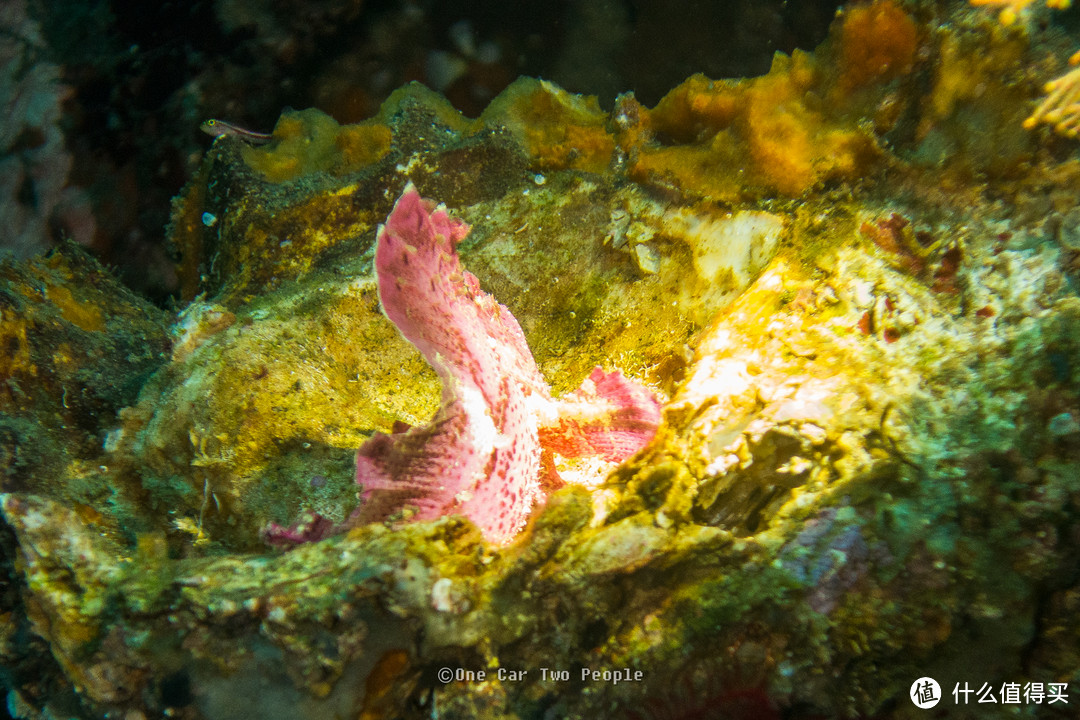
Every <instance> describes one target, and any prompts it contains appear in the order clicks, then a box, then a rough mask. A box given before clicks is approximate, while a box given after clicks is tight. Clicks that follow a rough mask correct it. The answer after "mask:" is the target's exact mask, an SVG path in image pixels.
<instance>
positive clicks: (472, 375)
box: [267, 185, 660, 544]
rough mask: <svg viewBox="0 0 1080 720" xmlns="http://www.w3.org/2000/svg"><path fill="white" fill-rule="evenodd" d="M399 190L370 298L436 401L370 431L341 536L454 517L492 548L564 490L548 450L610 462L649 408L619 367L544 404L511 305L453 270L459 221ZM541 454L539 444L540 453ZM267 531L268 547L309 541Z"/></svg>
mask: <svg viewBox="0 0 1080 720" xmlns="http://www.w3.org/2000/svg"><path fill="white" fill-rule="evenodd" d="M431 206H432V204H431V203H429V202H427V201H425V200H423V199H422V198H421V197H420V193H419V192H417V191H416V188H415V187H413V186H412V185H409V186H408V187H406V188H405V192H404V193H403V194H402V195H401V197H400V198H399V199H398V201H397V203H396V204H395V205H394V209H393V211H392V212H391V213H390V217H388V218H387V220H386V225H385V226H383V227H382V228H381V229H380V231H379V237H378V244H377V247H376V250H375V268H376V274H377V276H378V286H379V301H380V302H381V303H382V308H383V311H384V312H385V313H386V315H387V317H389V318H390V320H391V321H393V323H394V325H396V326H397V328H398V330H400V331H401V333H402V335H404V336H405V338H406V339H407V340H408V341H409V342H411V343H412V344H413V345H414V346H416V348H417V349H418V350H420V352H421V354H423V356H424V358H425V359H426V360H427V361H428V362H429V363H430V364H431V365H432V367H434V368H435V372H436V373H437V374H438V376H439V379H440V380H441V381H442V406H441V407H440V408H439V411H438V412H437V413H436V414H435V416H434V417H433V418H432V419H431V421H430V422H429V423H428V424H427V425H425V426H423V427H415V428H408V429H406V430H401V431H399V432H395V433H394V434H393V435H384V434H382V433H377V434H376V435H375V436H374V437H372V438H371V439H370V440H368V441H367V442H365V443H364V445H363V446H362V447H361V448H360V450H359V451H358V452H357V455H356V482H357V484H359V485H360V487H361V488H362V492H361V496H360V499H361V505H360V507H359V508H358V509H357V510H356V512H354V513H353V515H352V516H351V517H350V518H349V520H348V521H347V522H346V523H345V525H344V526H343V527H342V528H339V529H345V528H347V527H349V526H356V525H360V524H364V523H369V522H375V521H378V520H385V519H388V518H391V517H393V516H395V515H396V516H398V517H400V515H401V513H402V512H405V511H407V510H410V509H411V514H410V517H411V518H412V519H415V520H433V519H436V518H439V517H444V516H447V515H455V514H460V515H464V516H465V517H467V518H469V519H470V520H472V521H473V522H474V523H476V525H477V527H479V528H480V530H481V531H482V532H483V534H484V536H485V537H486V538H487V539H488V540H489V541H491V542H494V543H500V544H502V543H506V542H509V541H510V540H512V539H513V538H514V536H515V535H516V534H517V533H518V532H519V531H520V530H521V528H522V527H523V526H524V525H525V521H526V520H527V519H528V517H529V513H530V511H531V510H532V508H533V505H534V504H535V503H536V501H537V500H538V499H539V498H540V497H542V490H541V483H540V473H541V462H542V461H543V462H544V465H545V468H544V472H545V481H546V482H545V484H546V485H547V488H548V489H554V488H556V487H558V486H559V485H561V484H562V481H561V479H560V478H559V476H558V473H557V471H556V470H555V468H554V467H553V457H552V454H553V453H555V452H557V453H559V454H560V455H563V456H567V457H581V456H597V457H601V458H602V459H604V460H605V461H608V462H620V461H622V460H624V459H625V458H627V457H628V456H629V455H631V454H633V453H634V452H635V451H637V450H639V449H640V448H641V447H642V446H644V445H645V443H646V442H648V441H649V439H650V438H652V435H653V433H654V432H655V431H656V426H657V423H658V422H659V420H660V404H659V402H658V401H657V400H656V398H655V396H654V395H653V394H652V393H651V392H650V391H649V390H647V389H645V388H644V387H641V386H640V385H637V384H636V383H634V382H632V381H630V380H627V379H626V378H624V377H623V376H622V374H621V373H619V372H618V371H615V372H612V373H604V372H603V371H602V370H601V369H600V368H596V369H595V370H594V371H593V373H592V374H591V375H590V376H589V378H588V379H587V380H586V381H585V383H584V384H583V385H582V387H581V388H580V389H578V390H576V391H575V392H573V393H570V394H569V395H567V396H566V397H564V398H563V399H562V400H559V401H556V400H553V399H552V397H551V394H550V391H549V388H548V385H547V382H545V381H544V378H543V377H542V376H541V375H540V371H539V369H537V367H536V362H535V361H534V360H533V357H532V353H530V352H529V346H528V344H527V343H526V340H525V334H524V333H522V331H521V326H519V325H518V322H517V320H515V319H514V316H513V315H512V314H511V313H510V311H509V310H508V309H507V308H506V307H505V306H503V305H500V304H499V303H498V302H496V301H495V299H494V298H492V297H491V296H490V295H488V294H487V293H485V292H484V291H483V290H481V289H480V283H479V281H478V280H477V279H476V277H475V276H474V275H472V274H471V273H469V272H468V271H466V270H463V269H462V268H461V265H460V263H459V261H458V256H457V251H456V250H455V246H456V245H457V244H458V243H459V242H461V240H463V239H464V238H465V236H466V235H467V234H468V232H469V226H468V225H466V224H465V223H463V222H462V221H460V220H457V219H455V218H451V217H450V216H449V215H448V214H447V212H446V210H445V209H442V208H435V209H432V207H431ZM541 447H543V449H544V451H543V452H544V454H543V457H542V454H541ZM332 531H333V530H332V529H330V528H328V527H327V524H326V523H325V522H322V521H321V520H320V519H318V518H311V517H309V518H306V519H305V520H304V525H303V529H298V528H293V529H291V530H282V529H281V528H279V527H276V526H273V527H271V528H270V530H269V531H268V533H267V536H268V539H269V540H270V541H271V542H275V543H278V544H281V543H283V542H288V541H309V540H317V539H320V538H321V537H323V536H324V535H325V534H327V533H328V532H332Z"/></svg>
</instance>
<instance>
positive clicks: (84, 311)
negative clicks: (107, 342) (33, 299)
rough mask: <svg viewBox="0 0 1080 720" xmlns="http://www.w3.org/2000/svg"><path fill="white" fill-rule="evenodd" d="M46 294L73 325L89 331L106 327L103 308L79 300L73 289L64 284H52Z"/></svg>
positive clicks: (96, 330) (97, 330) (62, 315)
mask: <svg viewBox="0 0 1080 720" xmlns="http://www.w3.org/2000/svg"><path fill="white" fill-rule="evenodd" d="M45 296H46V297H47V298H48V299H49V301H50V302H51V303H53V304H54V305H56V307H57V308H58V309H59V310H60V316H61V317H63V318H64V319H65V320H67V321H68V322H69V323H71V324H73V325H77V326H78V327H79V328H81V329H83V330H86V331H88V332H99V331H101V330H104V329H105V319H104V317H102V314H101V309H100V308H97V307H95V306H93V305H88V304H87V303H85V302H79V301H78V300H76V299H75V296H74V295H72V294H71V290H69V289H68V288H67V287H65V286H63V285H50V286H49V287H48V288H47V289H46V290H45Z"/></svg>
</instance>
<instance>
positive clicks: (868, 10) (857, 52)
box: [836, 0, 919, 94]
mask: <svg viewBox="0 0 1080 720" xmlns="http://www.w3.org/2000/svg"><path fill="white" fill-rule="evenodd" d="M918 43H919V33H918V30H917V28H916V26H915V21H914V20H912V19H911V18H910V17H909V16H908V14H907V13H905V12H904V11H903V10H902V9H900V7H899V6H898V5H897V4H896V3H895V2H893V1H892V0H878V2H872V3H869V4H867V5H855V6H854V7H852V8H851V9H850V10H847V11H846V13H845V15H844V20H843V22H842V24H841V25H840V32H839V45H840V47H839V55H840V57H839V60H838V65H839V67H838V69H839V72H840V77H839V79H838V80H837V82H836V90H837V91H838V92H840V93H841V94H846V93H849V92H851V91H853V90H856V89H858V88H862V87H866V86H867V85H870V84H873V83H877V82H881V81H889V80H892V79H893V78H896V77H898V76H900V75H902V74H904V73H907V72H909V71H910V70H911V67H912V65H913V64H914V62H915V53H916V51H917V50H918Z"/></svg>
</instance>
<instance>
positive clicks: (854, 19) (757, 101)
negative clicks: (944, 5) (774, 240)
mask: <svg viewBox="0 0 1080 720" xmlns="http://www.w3.org/2000/svg"><path fill="white" fill-rule="evenodd" d="M918 39H919V38H918V33H917V32H916V28H915V24H914V22H913V21H912V20H911V18H910V17H909V16H908V15H907V14H906V13H904V12H903V10H901V9H900V8H899V6H898V5H896V4H895V3H894V2H892V0H882V1H879V2H875V3H871V4H869V5H862V6H857V7H855V8H854V9H852V10H850V11H848V13H847V14H846V15H845V16H843V17H842V18H841V20H840V21H839V22H838V23H837V24H836V25H835V26H834V27H833V30H832V35H831V38H830V40H829V41H828V42H827V44H826V45H825V46H823V49H822V50H821V51H819V53H818V54H817V55H816V56H815V55H811V54H809V53H805V52H802V51H799V50H796V51H795V52H794V53H793V54H792V55H791V56H790V57H789V56H787V55H784V54H782V53H777V54H776V56H775V57H774V59H773V64H772V68H771V69H770V70H769V73H768V74H767V75H764V76H762V77H758V78H752V79H748V80H725V81H713V80H710V79H708V78H707V77H705V76H703V75H694V76H692V77H690V78H688V79H687V80H686V81H685V82H683V83H682V84H681V85H679V86H678V87H676V88H674V89H673V90H672V91H671V92H669V93H668V94H667V95H666V96H664V98H663V99H661V101H660V102H659V103H657V105H656V107H654V108H653V109H652V110H641V111H640V112H639V113H637V114H638V115H640V118H635V117H631V116H630V114H627V115H625V116H623V115H620V116H617V117H616V118H615V119H616V122H617V123H623V124H630V125H632V124H634V123H635V122H636V123H637V124H638V125H640V127H641V130H642V131H640V132H632V128H622V131H623V132H622V135H623V136H625V137H629V138H631V140H630V142H629V143H624V144H623V150H624V151H625V152H626V153H627V155H628V157H629V158H630V163H629V164H628V174H629V176H630V178H631V179H633V180H635V181H637V182H641V183H646V184H652V185H659V186H662V187H666V188H671V189H674V190H677V191H681V192H684V193H687V194H690V195H696V196H701V197H711V198H714V199H718V200H724V201H728V202H736V201H739V200H743V199H747V198H752V197H756V196H759V195H762V194H774V195H783V196H789V197H796V196H799V195H801V194H803V193H805V192H806V191H808V190H810V189H811V188H813V187H815V186H816V185H819V184H821V183H822V182H826V181H829V180H841V181H844V180H853V179H855V178H858V177H861V176H862V175H864V174H865V173H866V172H867V171H868V170H869V169H870V168H871V167H872V166H873V164H874V163H875V161H876V160H877V159H878V158H879V157H880V156H881V150H880V148H879V147H878V145H877V142H876V139H875V138H874V136H873V135H872V134H871V133H870V131H869V130H866V129H864V128H863V124H864V120H866V119H867V113H868V112H869V111H871V110H873V109H874V108H875V106H876V105H877V104H878V103H880V102H882V101H883V99H884V98H885V94H886V91H887V89H888V84H889V83H891V82H892V81H894V80H896V79H897V78H898V77H901V76H903V75H904V74H906V73H908V72H910V71H911V69H912V67H913V64H914V61H915V57H916V50H917V46H918ZM624 107H625V105H624ZM886 129H887V128H886Z"/></svg>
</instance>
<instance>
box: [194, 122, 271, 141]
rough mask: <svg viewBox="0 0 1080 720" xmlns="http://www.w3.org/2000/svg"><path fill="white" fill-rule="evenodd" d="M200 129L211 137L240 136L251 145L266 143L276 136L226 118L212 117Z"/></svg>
mask: <svg viewBox="0 0 1080 720" xmlns="http://www.w3.org/2000/svg"><path fill="white" fill-rule="evenodd" d="M199 129H200V130H202V131H203V132H204V133H206V134H207V135H209V136H211V137H215V138H218V137H221V136H223V135H230V136H232V137H234V138H239V139H240V140H243V141H244V142H246V143H248V144H250V145H265V144H266V143H268V142H270V141H271V140H272V139H273V138H274V136H273V135H271V134H269V133H258V132H254V131H253V130H245V129H244V128H242V127H239V126H237V125H233V124H232V123H227V122H225V121H224V120H215V119H213V118H211V119H210V120H206V121H205V122H203V124H202V125H200V126H199Z"/></svg>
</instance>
